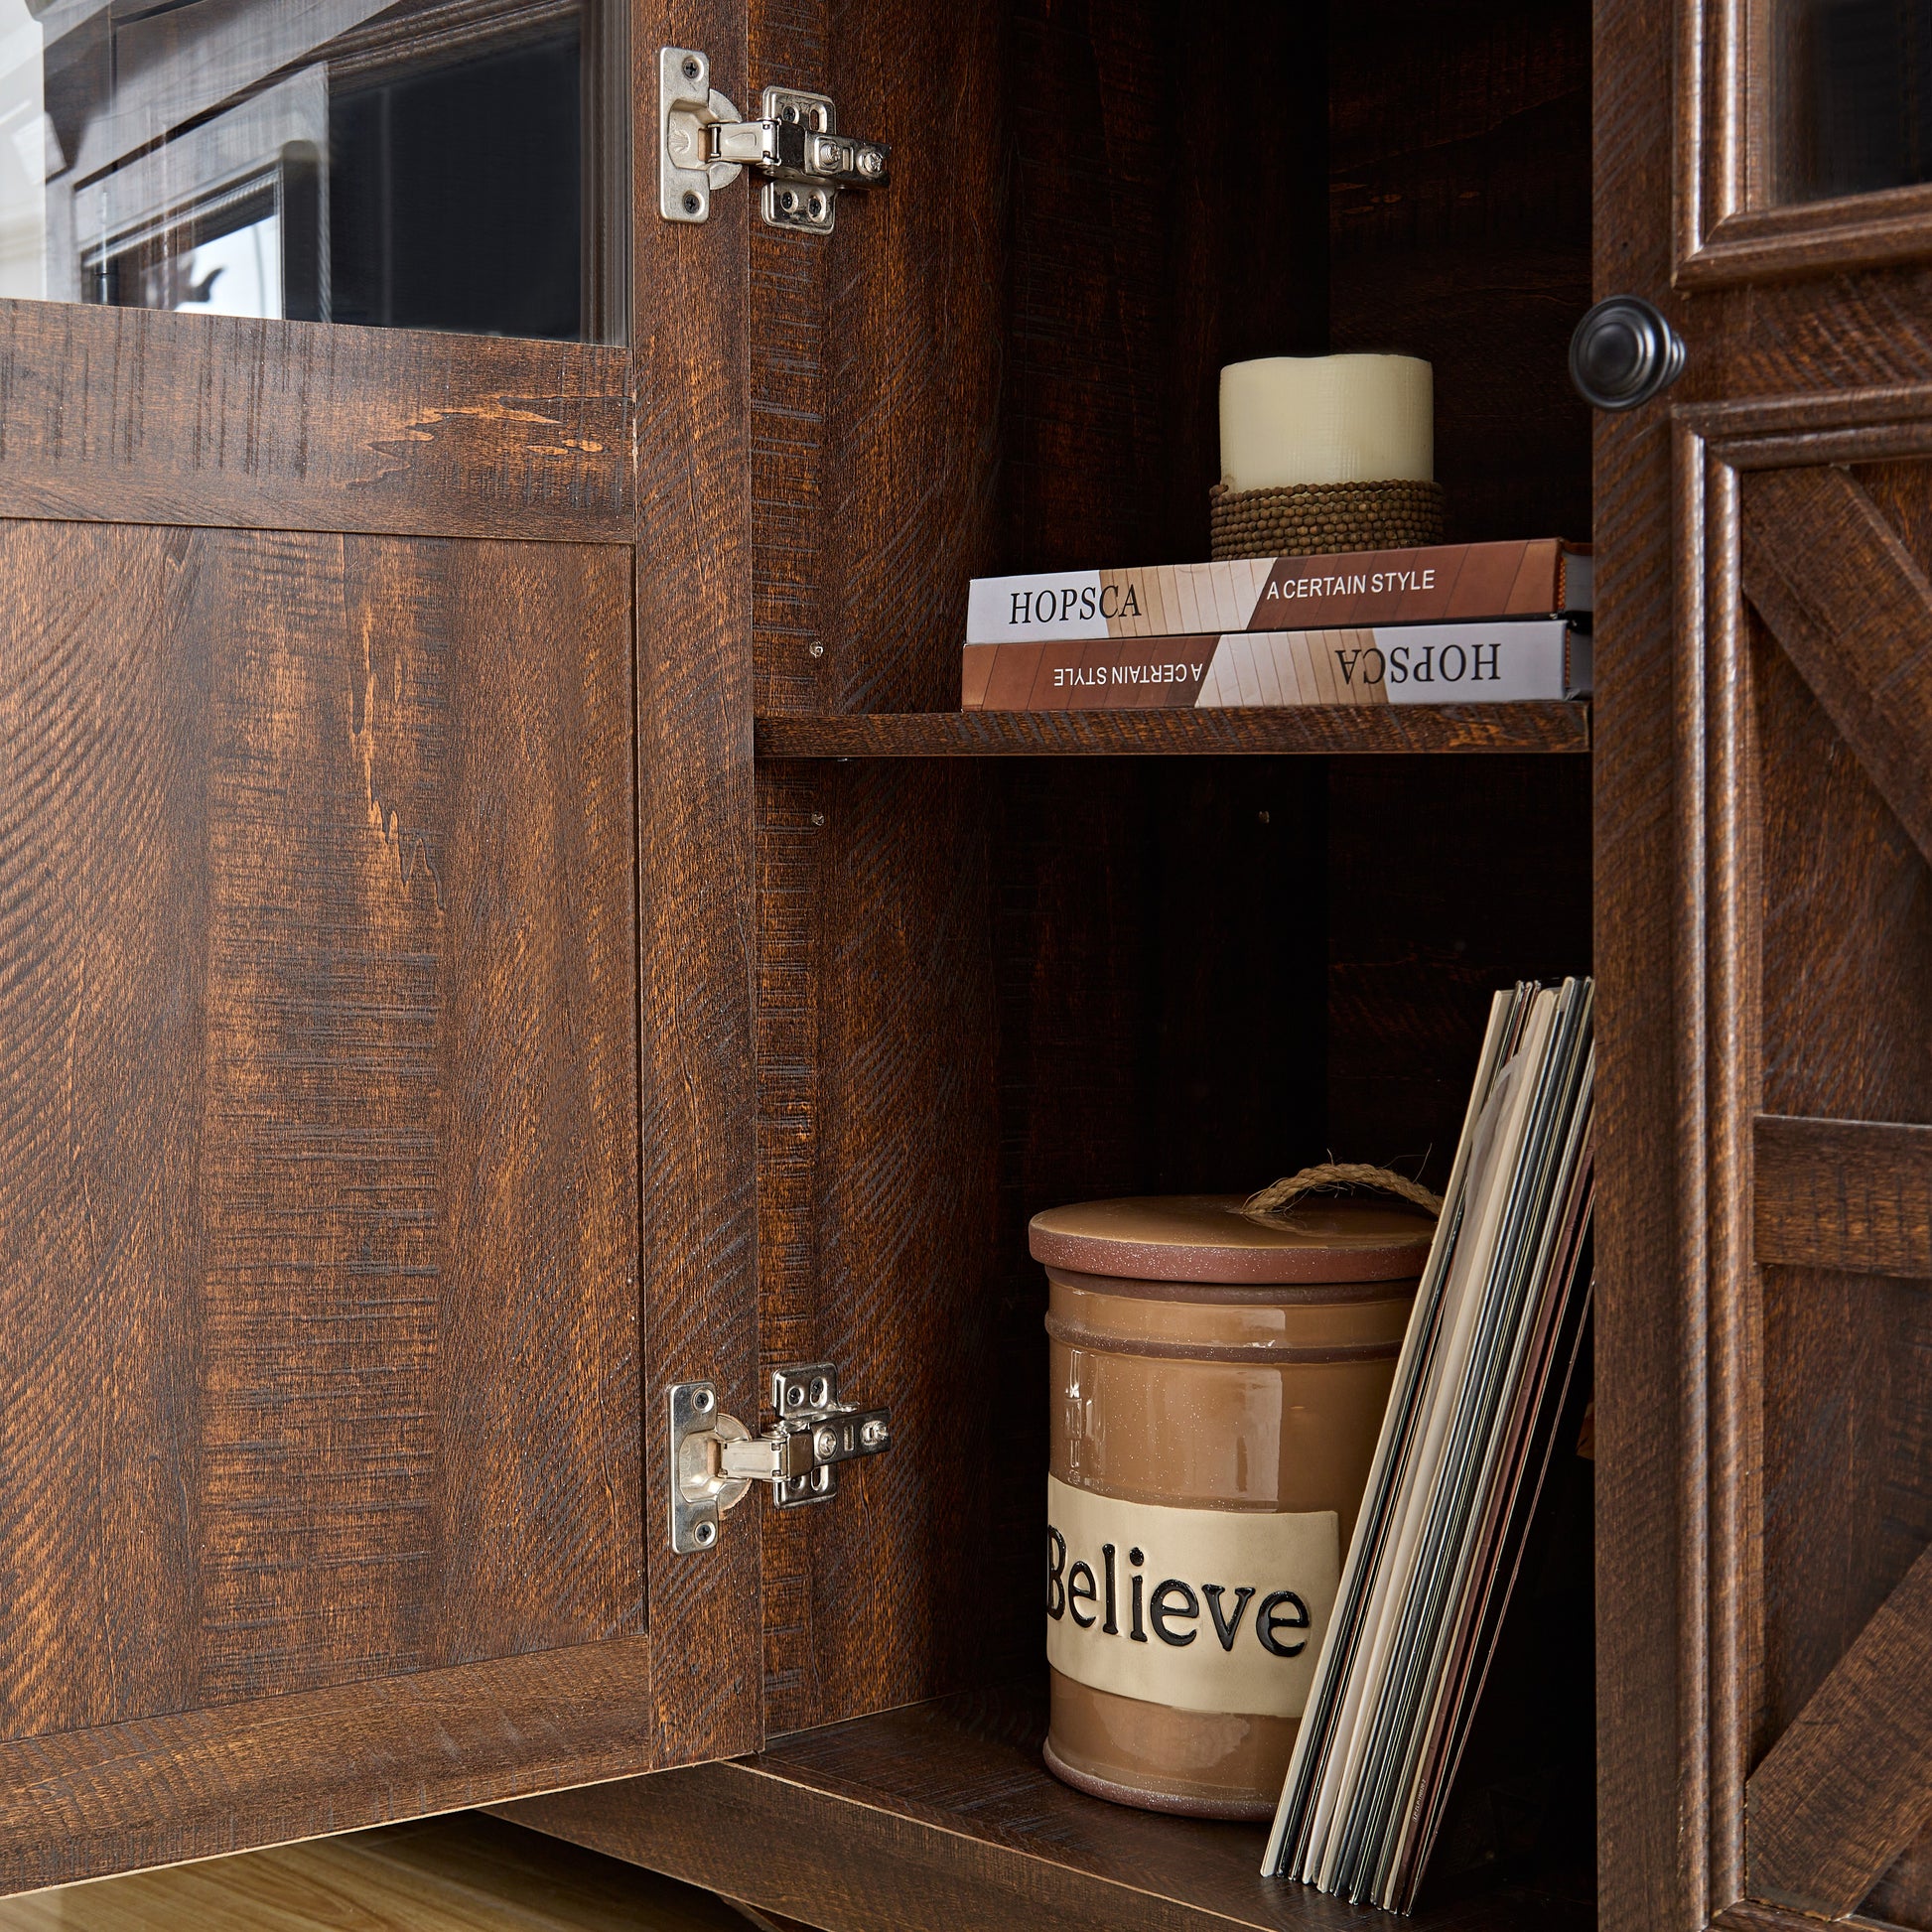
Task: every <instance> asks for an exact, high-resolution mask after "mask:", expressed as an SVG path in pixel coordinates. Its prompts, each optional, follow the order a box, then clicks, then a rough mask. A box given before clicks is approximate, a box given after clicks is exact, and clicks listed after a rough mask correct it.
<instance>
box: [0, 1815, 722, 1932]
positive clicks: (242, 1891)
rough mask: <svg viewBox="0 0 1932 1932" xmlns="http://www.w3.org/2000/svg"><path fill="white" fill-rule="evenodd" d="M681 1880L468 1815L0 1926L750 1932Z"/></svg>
mask: <svg viewBox="0 0 1932 1932" xmlns="http://www.w3.org/2000/svg"><path fill="white" fill-rule="evenodd" d="M754 1924H755V1921H754V1920H752V1919H750V1918H747V1917H744V1916H741V1915H740V1914H739V1913H738V1912H736V1911H734V1910H733V1909H732V1907H730V1906H729V1905H726V1904H724V1903H722V1902H721V1901H720V1900H718V1899H716V1898H714V1897H713V1896H712V1895H711V1893H709V1892H706V1891H699V1890H697V1889H696V1888H695V1887H693V1886H690V1885H681V1884H679V1883H677V1882H676V1880H674V1879H670V1878H660V1877H659V1876H657V1875H656V1873H654V1872H649V1871H644V1870H641V1869H639V1868H638V1867H637V1866H635V1865H628V1864H621V1863H619V1862H618V1861H617V1860H615V1859H606V1858H601V1857H600V1856H599V1855H598V1854H596V1853H594V1852H586V1851H583V1850H581V1849H580V1848H578V1847H576V1846H574V1845H566V1844H564V1843H562V1842H561V1841H559V1840H557V1839H553V1838H547V1837H545V1836H543V1835H542V1834H540V1833H537V1832H528V1831H524V1830H522V1829H521V1828H519V1827H518V1826H515V1825H506V1824H504V1823H502V1822H501V1821H500V1820H497V1819H494V1818H485V1817H483V1816H482V1815H481V1814H480V1813H476V1812H460V1813H457V1814H456V1815H455V1816H453V1817H449V1818H436V1819H429V1820H426V1821H425V1822H423V1823H421V1824H416V1825H392V1826H388V1827H386V1828H385V1829H383V1830H380V1831H373V1832H356V1833H352V1834H350V1835H348V1836H346V1837H343V1838H333V1839H318V1840H315V1841H313V1842H311V1843H309V1844H306V1845H287V1846H281V1847H279V1848H277V1849H275V1850H273V1851H268V1852H244V1853H240V1854H238V1855H237V1856H236V1857H234V1858H230V1859H209V1860H207V1861H205V1862H203V1863H199V1864H182V1865H174V1866H171V1867H170V1868H169V1869H167V1870H165V1871H147V1872H138V1873H136V1874H135V1875H134V1876H132V1877H127V1878H103V1879H99V1880H96V1881H95V1882H94V1883H92V1884H85V1885H63V1886H59V1887H57V1888H56V1889H54V1890H52V1891H40V1892H30V1893H28V1894H26V1895H25V1896H23V1897H19V1898H9V1899H0V1932H57V1928H58V1932H175V1929H176V1928H182V1932H310V1928H318V1929H320V1928H327V1932H752V1927H753V1925H754Z"/></svg>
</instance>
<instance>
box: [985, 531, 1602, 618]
mask: <svg viewBox="0 0 1932 1932" xmlns="http://www.w3.org/2000/svg"><path fill="white" fill-rule="evenodd" d="M1594 595H1595V580H1594V568H1593V564H1592V561H1591V553H1590V549H1589V546H1588V545H1587V544H1577V543H1566V542H1565V541H1563V540H1562V539H1561V538H1559V537H1537V538H1530V539H1526V540H1519V541H1515V542H1509V543H1446V544H1436V545H1433V546H1431V547H1430V548H1427V549H1420V550H1361V551H1353V552H1350V553H1348V554H1346V555H1342V556H1331V557H1239V558H1233V559H1229V560H1227V561H1224V562H1221V563H1209V564H1155V565H1146V566H1137V567H1134V568H1132V569H1126V570H1061V571H1045V572H1039V573H1036V574H1034V575H1031V576H1024V577H976V578H975V579H974V580H973V584H972V588H971V591H970V593H969V595H968V598H967V605H966V641H967V642H968V643H969V644H1007V643H1057V642H1066V641H1069V640H1073V639H1090V640H1097V639H1104V638H1115V639H1120V638H1130V637H1147V638H1154V637H1187V636H1211V635H1219V634H1222V633H1225V632H1227V631H1231V630H1257V631H1276V630H1286V629H1295V630H1321V629H1330V628H1334V627H1337V626H1348V627H1352V628H1361V627H1363V626H1371V627H1379V626H1382V625H1385V624H1398V623H1400V624H1409V623H1455V622H1467V621H1471V620H1475V619H1489V618H1550V617H1569V618H1573V619H1584V618H1587V616H1588V614H1589V612H1590V610H1591V608H1592V605H1593V603H1594Z"/></svg>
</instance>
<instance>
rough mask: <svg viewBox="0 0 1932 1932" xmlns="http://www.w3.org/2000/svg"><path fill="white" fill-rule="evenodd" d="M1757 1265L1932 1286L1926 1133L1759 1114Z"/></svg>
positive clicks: (1930, 1131) (1929, 1140) (1929, 1132)
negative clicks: (1829, 1270)
mask: <svg viewBox="0 0 1932 1932" xmlns="http://www.w3.org/2000/svg"><path fill="white" fill-rule="evenodd" d="M1752 1144H1753V1148H1754V1151H1755V1155H1756V1162H1757V1177H1756V1187H1755V1191H1754V1194H1753V1208H1754V1213H1755V1227H1754V1232H1755V1238H1756V1243H1757V1259H1758V1263H1759V1265H1760V1266H1771V1265H1774V1264H1779V1263H1782V1264H1784V1265H1787V1266H1791V1267H1798V1268H1837V1269H1844V1270H1846V1271H1848V1272H1850V1273H1852V1274H1861V1275H1902V1276H1906V1277H1908V1278H1910V1279H1913V1280H1932V1127H1895V1126H1890V1125H1887V1124H1885V1123H1882V1122H1878V1121H1865V1120H1860V1121H1847V1120H1793V1119H1791V1118H1790V1117H1789V1116H1788V1115H1783V1114H1760V1115H1759V1116H1758V1117H1757V1121H1756V1124H1755V1128H1754V1133H1753V1142H1752Z"/></svg>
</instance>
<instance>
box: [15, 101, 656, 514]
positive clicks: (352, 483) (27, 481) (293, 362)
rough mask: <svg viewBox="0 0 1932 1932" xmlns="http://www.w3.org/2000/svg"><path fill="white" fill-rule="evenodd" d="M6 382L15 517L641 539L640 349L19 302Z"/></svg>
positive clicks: (16, 305)
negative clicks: (633, 401) (636, 356)
mask: <svg viewBox="0 0 1932 1932" xmlns="http://www.w3.org/2000/svg"><path fill="white" fill-rule="evenodd" d="M653 84H654V81H653ZM0 365H4V367H5V370H6V380H5V382H4V384H0V438H4V448H5V450H6V460H5V462H4V463H3V464H0V515H5V516H32V517H66V518H72V519H75V520H78V521H82V522H96V521H112V522H121V523H179V524H185V525H190V526H209V525H229V526H233V527H240V528H252V529H271V530H277V529H279V530H288V529H297V530H343V531H391V532H395V533H398V534H403V535H412V536H450V537H470V536H498V537H522V538H546V537H547V538H551V539H555V540H560V541H563V542H567V543H595V542H599V541H604V542H617V543H628V542H629V541H630V540H631V538H632V536H633V534H634V529H635V526H634V523H633V521H632V507H631V496H630V480H629V469H628V462H627V455H626V451H625V448H624V441H625V430H624V423H625V400H624V399H625V393H626V389H627V385H628V382H629V368H630V358H629V356H628V355H627V354H626V353H625V352H624V351H623V350H622V349H612V348H599V347H595V346H590V345H582V344H576V343H511V342H503V341H498V340H494V339H492V338H489V337H485V336H459V337H448V336H425V335H420V334H417V333H414V332H402V331H387V330H368V329H329V328H321V327H318V326H317V325H315V324H313V323H299V322H294V323H290V322H247V321H238V320H233V319H230V318H227V317H217V316H193V315H169V314H156V313H152V312H149V311H147V310H141V309H93V308H79V307H73V306H69V305H67V304H65V303H44V302H9V303H5V304H0Z"/></svg>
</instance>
